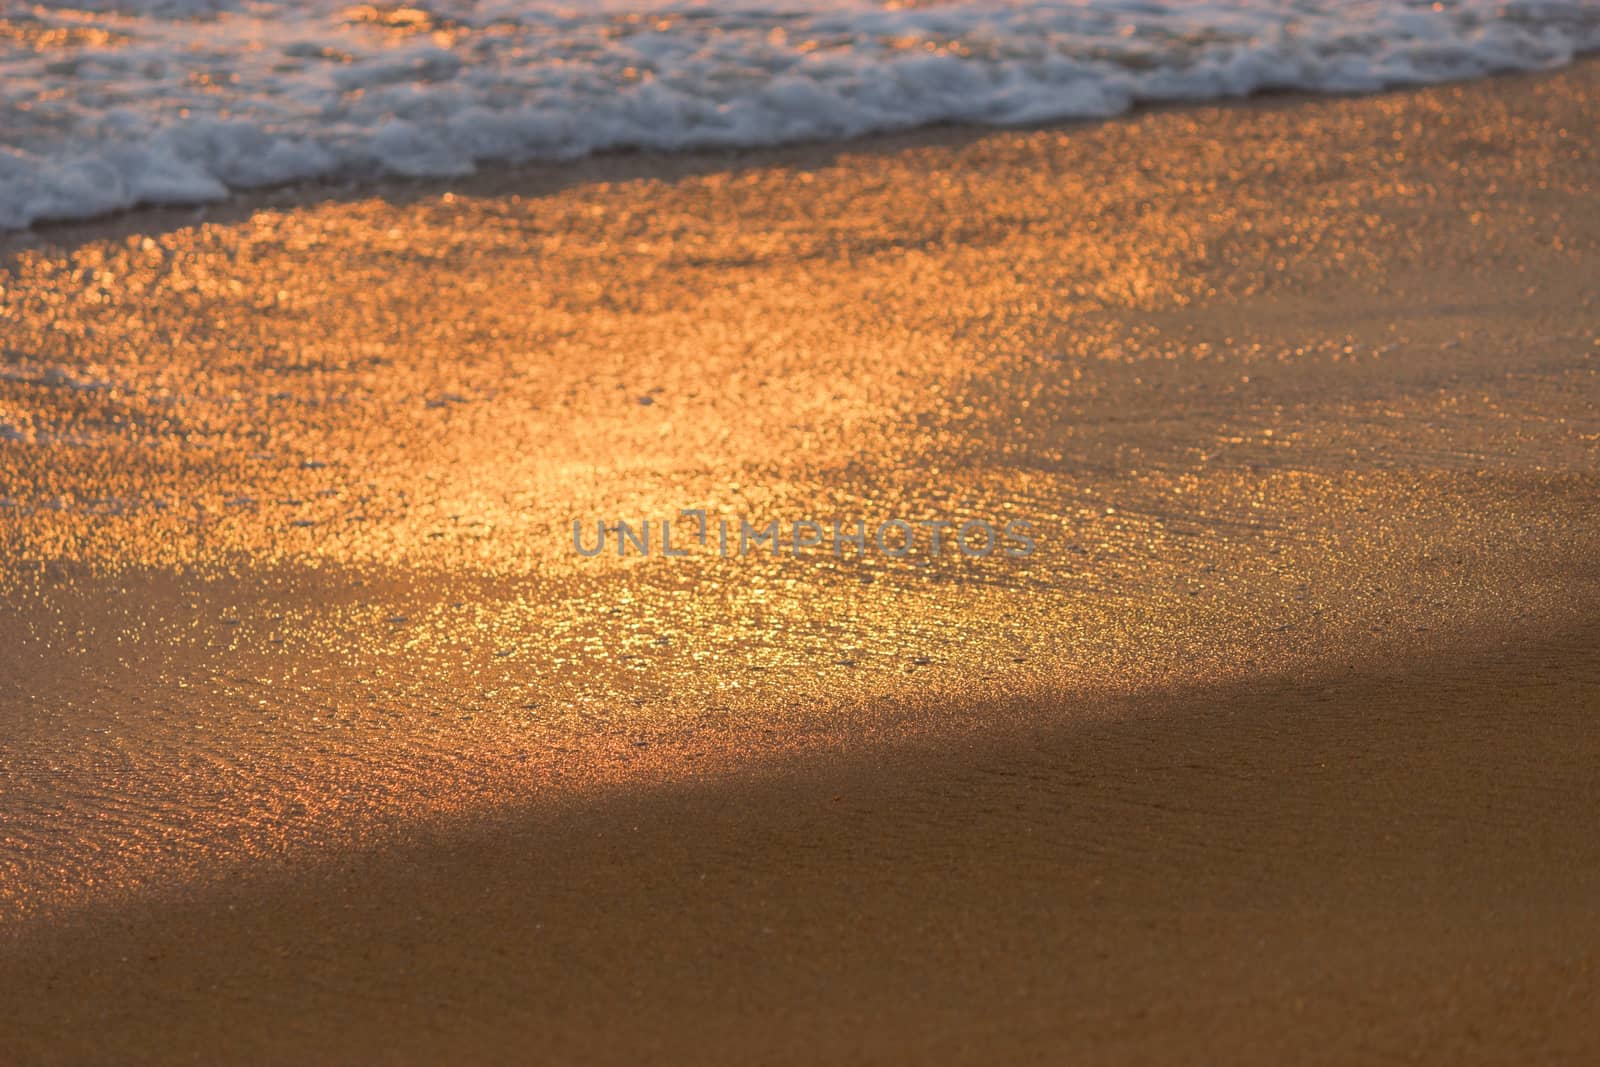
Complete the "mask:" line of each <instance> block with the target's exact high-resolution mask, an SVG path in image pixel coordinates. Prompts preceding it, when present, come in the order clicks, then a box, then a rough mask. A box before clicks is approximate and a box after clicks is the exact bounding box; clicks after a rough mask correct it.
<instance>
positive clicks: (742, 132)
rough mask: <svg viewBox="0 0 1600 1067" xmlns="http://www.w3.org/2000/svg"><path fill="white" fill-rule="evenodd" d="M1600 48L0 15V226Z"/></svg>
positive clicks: (653, 12)
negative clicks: (283, 189)
mask: <svg viewBox="0 0 1600 1067" xmlns="http://www.w3.org/2000/svg"><path fill="white" fill-rule="evenodd" d="M1597 48H1600V4H1597V3H1595V2H1593V0H1583V2H1575V0H1512V2H1503V0H1502V2H1490V0H1454V2H1442V3H1432V2H1428V3H1414V2H1409V0H1369V2H1344V0H1295V2H1286V0H1211V2H1182V0H1173V2H1158V0H1080V2H1069V0H1029V2H1011V3H995V2H985V3H978V2H964V0H954V2H944V3H927V2H922V3H918V2H913V0H901V2H898V3H892V2H879V3H869V2H865V0H791V2H787V3H782V4H777V3H766V4H756V3H748V2H745V3H741V2H737V0H714V2H707V3H697V4H688V3H654V4H648V3H646V4H640V3H637V2H635V3H631V4H630V3H597V4H595V3H591V4H589V5H586V6H585V7H583V8H581V9H579V8H575V7H570V6H567V7H563V6H561V5H558V4H550V3H533V4H529V3H526V2H515V0H476V2H474V0H431V2H428V3H426V4H415V5H393V4H380V5H361V4H358V5H350V4H347V3H342V2H332V0H299V2H273V0H265V2H263V0H73V2H72V3H71V4H70V6H68V5H64V4H51V3H45V4H35V5H33V6H30V7H27V8H25V9H23V10H22V11H21V13H0V228H13V229H14V228H21V227H26V226H28V225H30V224H32V223H34V222H36V221H40V220H46V219H71V218H83V217H88V216H93V215H98V214H103V213H106V212H110V211H115V210H118V209H121V208H127V207H131V206H134V205H138V204H173V203H193V202H203V201H210V200H218V199H222V198H225V197H227V196H228V195H229V194H230V193H232V192H234V191H236V190H240V189H249V188H255V187H261V186H266V185H274V184H281V183H284V182H290V181H295V180H300V179H308V178H328V177H342V178H355V179H361V178H377V177H383V176H393V175H400V176H412V177H441V176H456V175H462V174H467V173H470V172H471V171H472V170H473V169H474V168H475V167H476V166H477V165H478V164H481V163H488V162H520V161H527V160H535V159H570V158H575V157H579V156H583V155H587V154H589V153H592V152H596V151H603V150H607V149H621V148H639V149H652V150H669V151H671V150H680V149H691V148H711V147H730V146H757V145H770V144H777V143H783V142H792V141H800V140H815V139H835V138H848V137H855V136H859V135H862V134H869V133H878V132H886V131H891V130H898V129H906V128H910V127H915V126H920V125H926V124H929V123H934V122H944V121H957V122H968V123H980V124H993V125H1015V124H1029V123H1038V122H1047V121H1055V120H1062V119H1074V118H1094V117H1102V116H1109V115H1114V114H1117V113H1119V112H1122V111H1126V110H1127V109H1128V108H1130V107H1132V106H1134V105H1136V104H1138V103H1140V102H1155V101H1178V100H1208V99H1218V98H1224V97H1236V96H1243V95H1247V94H1250V93H1254V92H1259V91H1264V90H1301V91H1309V92H1339V93H1348V92H1364V91H1372V90H1377V89H1382V88H1386V87H1391V86H1400V85H1414V84H1424V83H1431V82H1440V81H1447V80H1457V79H1466V78H1474V77H1479V76H1483V75H1487V74H1491V73H1496V72H1501V71H1517V70H1536V69H1542V68H1546V67H1552V66H1558V65H1560V64H1563V63H1566V62H1568V61H1570V60H1571V59H1572V58H1573V57H1574V56H1575V55H1577V54H1579V53H1581V52H1585V51H1590V50H1594V49H1597Z"/></svg>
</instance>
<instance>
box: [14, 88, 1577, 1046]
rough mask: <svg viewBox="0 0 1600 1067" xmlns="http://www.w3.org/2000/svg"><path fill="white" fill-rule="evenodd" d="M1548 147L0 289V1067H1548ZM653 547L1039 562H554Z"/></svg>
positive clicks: (875, 193)
mask: <svg viewBox="0 0 1600 1067" xmlns="http://www.w3.org/2000/svg"><path fill="white" fill-rule="evenodd" d="M1597 116H1600V66H1597V65H1595V64H1592V63H1590V64H1582V65H1579V66H1577V67H1575V68H1572V69H1570V70H1567V71H1563V72H1558V73H1554V74H1550V75H1544V76H1539V77H1530V78H1512V79H1503V80H1498V81H1492V82H1483V83H1476V84H1471V85H1463V86H1452V87H1444V88H1438V89H1430V90H1426V91H1420V92H1415V93H1404V94H1392V95H1386V96H1381V97H1373V98H1366V99H1349V100H1319V101H1305V100H1274V101H1269V102H1265V103H1260V104H1256V105H1252V106H1248V107H1230V108H1209V109H1194V110H1174V111H1163V112H1152V113H1146V114H1143V115H1139V116H1135V117H1133V118H1130V119H1127V120H1123V121H1118V122H1113V123H1107V124H1104V125H1097V126H1091V127H1081V128H1080V127H1073V128H1065V129H1047V130H1036V131H1017V132H1003V133H993V132H989V133H984V132H972V131H938V132H934V133H928V134H921V135H916V136H908V137H904V138H896V139H891V140H886V141H879V142H873V143H870V144H858V145H847V146H834V147H811V148H801V149H792V150H784V151H779V152H771V153H759V154H752V155H742V156H737V157H707V156H701V157H686V158H682V159H674V160H656V159H644V158H634V159H612V160H602V161H598V162H594V163H591V164H586V165H584V166H582V167H579V168H574V169H573V170H570V171H565V172H559V173H557V172H527V171H524V172H519V173H504V174H497V175H493V176H489V177H485V178H482V179H477V180H474V181H472V182H467V183H456V184H453V185H451V186H449V187H448V188H446V187H443V186H440V187H432V186H428V187H423V186H410V187H404V188H398V187H397V188H393V189H387V190H385V191H384V195H383V196H381V197H373V196H367V195H361V194H357V193H352V194H349V195H338V196H328V195H323V194H324V193H325V192H326V191H309V192H308V191H305V190H301V191H295V192H290V193H284V194H274V195H272V196H268V197H263V198H261V199H259V200H256V201H253V202H250V203H247V204H242V205H235V206H229V207H227V208H223V209H218V210H217V211H214V212H212V213H211V214H209V215H208V216H207V217H206V218H205V219H197V218H195V217H193V216H192V215H191V214H190V213H148V214H141V215H134V216H129V217H127V218H125V219H122V220H117V221H115V222H112V223H107V224H103V225H99V226H93V227H81V228H71V229H66V228H63V229H59V230H53V231H50V232H48V233H46V234H44V235H41V236H30V237H25V238H16V237H13V238H8V239H6V240H5V242H4V243H3V244H0V257H3V258H0V314H3V315H4V318H3V319H0V329H3V330H4V335H3V336H0V344H3V349H4V351H3V353H0V358H3V359H4V361H5V362H4V363H3V364H0V367H3V369H4V372H5V373H4V376H3V377H0V553H3V556H0V558H4V559H5V560H6V562H7V569H6V573H5V574H4V575H3V576H0V591H3V593H4V596H5V603H6V606H7V608H8V609H9V610H8V611H7V612H6V614H5V616H4V617H3V618H0V648H3V649H5V652H4V653H3V655H4V658H3V659H0V774H3V775H4V778H3V781H4V782H5V788H4V793H3V796H0V909H3V910H0V921H3V922H4V923H5V929H4V931H3V933H0V937H4V938H5V939H6V944H5V947H4V952H3V953H0V1056H3V1058H5V1059H8V1060H16V1061H17V1062H28V1063H32V1062H54V1061H88V1062H118V1063H122V1062H135V1061H141V1060H144V1061H149V1062H173V1061H186V1060H199V1061H201V1062H215V1061H219V1060H221V1061H239V1062H318V1061H323V1062H350V1061H352V1060H354V1061H379V1062H430V1061H434V1060H438V1059H444V1058H457V1059H459V1058H463V1057H465V1058H468V1059H478V1060H494V1061H499V1060H506V1059H514V1058H515V1059H531V1060H535V1061H549V1062H629V1063H631V1062H639V1061H641V1060H644V1061H649V1060H658V1061H666V1062H729V1063H748V1062H796V1063H815V1062H830V1063H831V1062H887V1063H899V1062H917V1063H922V1062H972V1063H997V1062H1010V1061H1022V1062H1040V1061H1044V1062H1062V1061H1067V1062H1076V1061H1083V1062H1091V1063H1120V1062H1159V1063H1171V1062H1187V1061H1202V1062H1230V1063H1252V1062H1257V1063H1283V1062H1303V1061H1310V1062H1318V1061H1323V1062H1331V1063H1350V1062H1386V1061H1394V1060H1399V1061H1409V1060H1416V1061H1420V1062H1436V1063H1450V1064H1459V1063H1470V1062H1498V1063H1503V1062H1572V1063H1588V1062H1593V1061H1594V1060H1595V1059H1596V1058H1597V1056H1600V1022H1597V1021H1596V1013H1595V1012H1594V1011H1593V1006H1594V1004H1595V1003H1596V1001H1597V999H1600V997H1597V995H1600V977H1597V972H1596V966H1597V956H1600V905H1597V904H1596V901H1597V900H1600V835H1597V834H1596V833H1595V832H1594V829H1593V823H1594V819H1593V813H1594V812H1595V811H1596V810H1597V809H1600V771H1597V769H1596V768H1597V767H1600V762H1597V757H1600V728H1597V725H1596V718H1595V717H1596V715H1597V714H1600V642H1597V636H1600V631H1597V629H1596V611H1595V608H1596V605H1597V604H1600V597H1597V594H1600V566H1597V560H1600V508H1597V506H1596V499H1597V498H1596V489H1597V487H1600V464H1597V460H1600V410H1597V399H1596V398H1597V396H1600V374H1597V370H1600V367H1597V357H1600V347H1597V342H1600V337H1597V322H1600V316H1597V314H1596V312H1597V304H1600V284H1597V283H1596V281H1595V279H1596V278H1600V140H1597V138H1596V135H1595V130H1596V119H1597ZM646 399H648V400H649V403H644V402H643V401H644V400H646ZM682 507H705V508H708V509H710V510H711V511H713V512H714V513H716V514H724V515H729V516H732V517H734V518H735V519H737V517H738V516H739V515H741V514H744V515H749V516H751V517H752V518H756V519H759V520H760V521H765V520H766V519H769V518H779V519H785V520H787V519H792V518H810V517H817V518H829V517H832V516H834V515H848V516H855V515H863V516H866V517H869V518H887V517H903V518H906V519H910V520H916V519H924V518H927V519H932V518H944V517H952V516H953V517H959V518H971V517H1009V516H1015V517H1022V518H1026V519H1028V520H1029V521H1032V522H1034V523H1035V524H1036V529H1037V533H1038V538H1039V551H1038V552H1037V554H1036V555H1035V556H1033V557H1030V558H1027V559H1022V560H1012V559H1004V558H990V559H986V560H981V561H964V560H961V559H958V558H951V557H949V556H948V555H947V556H945V557H942V558H941V559H940V560H938V561H936V562H934V563H932V564H929V565H923V564H920V563H918V562H917V561H915V560H908V561H894V560H886V559H883V558H881V557H874V558H869V559H867V560H865V561H849V560H846V561H832V560H831V559H828V558H818V557H805V558H800V559H774V558H770V557H764V556H755V557H749V558H745V559H738V560H720V559H716V558H714V557H710V556H706V555H700V556H695V557H693V558H690V559H688V560H663V559H659V558H657V559H645V560H640V559H617V558H615V557H606V558H602V559H597V560H587V559H583V558H581V557H579V556H577V555H576V554H574V553H573V552H572V551H571V549H570V545H569V544H568V541H567V538H568V537H569V536H570V529H569V527H568V524H569V523H570V522H571V520H572V519H573V518H580V517H582V518H588V519H593V518H607V519H617V518H623V519H631V518H634V517H638V518H646V517H649V518H661V517H671V516H672V514H673V512H674V511H675V510H676V509H677V508H682Z"/></svg>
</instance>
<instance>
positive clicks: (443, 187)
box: [0, 52, 1600, 262]
mask: <svg viewBox="0 0 1600 1067" xmlns="http://www.w3.org/2000/svg"><path fill="white" fill-rule="evenodd" d="M1586 65H1588V66H1593V65H1600V52H1587V53H1583V54H1580V55H1578V56H1575V57H1574V58H1573V59H1572V61H1571V62H1570V63H1568V64H1566V65H1564V66H1562V67H1557V68H1554V69H1552V70H1544V71H1504V72H1501V73H1497V74H1490V75H1486V76H1484V77H1480V78H1469V79H1465V80H1462V81H1450V82H1439V83H1434V84H1427V85H1415V86H1392V87H1389V88H1385V89H1380V90H1377V91H1375V92H1352V93H1332V92H1323V93H1314V92H1307V91H1304V90H1298V89H1282V90H1278V89H1273V90H1263V91H1259V92H1254V93H1250V94H1248V95H1246V96H1239V97H1223V98H1217V99H1209V100H1176V101H1156V102H1141V103H1139V104H1136V105H1134V106H1133V107H1132V108H1130V109H1129V110H1127V111H1124V112H1121V113H1119V114H1116V115H1108V116H1105V117H1102V118H1089V119H1074V120H1065V121H1051V122H1041V123H1037V124H1025V125H1018V126H985V125H977V124H972V123H963V122H936V123H932V124H930V125H924V126H915V127H911V128H908V129H903V130H894V131H890V132H886V133H877V134H864V135H861V136H857V137H849V138H845V139H842V140H836V139H829V140H817V141H795V142H790V143H785V144H779V145H756V146H749V147H738V148H726V149H686V150H683V151H678V152H663V151H655V150H649V149H607V150H604V151H601V152H597V153H593V154H591V155H587V156H583V157H580V158H578V159H573V160H560V161H550V160H530V161H526V162H522V163H504V162H487V163H479V164H476V167H477V169H476V170H475V171H474V172H473V173H472V174H469V175H465V176H463V177H456V178H401V177H394V176H386V177H382V178H375V179H371V180H360V179H355V180H352V179H337V178H327V179H311V180H304V181H295V182H289V183H286V184H284V185H271V186H262V187H259V188H255V189H241V190H235V191H233V192H232V193H231V195H229V197H228V198H227V199H226V200H218V201H211V202H199V203H194V204H174V205H162V204H141V205H136V206H134V207H131V208H124V209H122V210H120V211H116V212H112V213H110V214H107V215H98V216H94V217H92V218H84V219H51V220H46V221H43V222H36V223H34V224H33V225H31V226H29V227H27V228H25V229H21V230H5V229H0V262H3V261H4V258H5V257H7V256H9V255H13V254H15V253H16V252H18V251H21V250H23V249H29V248H36V247H39V246H41V245H49V246H55V247H61V248H72V247H75V246H77V245H79V244H83V243H86V242H91V241H95V240H101V239H106V238H117V237H127V236H141V237H143V236H149V235H152V234H159V233H165V232H169V231H171V230H174V229H182V228H185V227H189V226H194V225H201V224H205V223H213V224H217V225H229V224H237V223H239V222H242V221H244V220H245V219H247V218H249V217H250V216H251V215H253V214H255V213H256V212H258V211H263V210H284V209H292V208H296V207H310V206H315V205H318V204H352V203H359V202H361V201H363V200H370V199H378V200H383V201H386V202H389V203H394V204H407V203H412V202H415V201H418V200H427V199H433V198H436V197H439V196H442V195H444V194H446V193H459V194H460V195H465V196H508V197H509V196H518V195H520V196H543V195H548V194H550V193H553V192H559V191H561V190H564V189H567V188H570V187H571V186H573V185H583V184H591V183H613V182H651V181H673V180H676V179H679V178H684V177H693V176H701V175H704V174H707V173H716V172H722V171H728V172H737V171H740V170H745V169H750V168H767V167H782V166H796V165H800V166H805V167H812V166H815V165H817V162H818V160H829V159H832V158H834V157H837V156H851V155H873V154H893V153H897V152H902V151H905V150H907V149H915V148H921V147H933V146H948V145H950V144H953V143H962V142H972V141H981V140H983V139H985V138H989V137H1003V136H1006V135H1026V134H1036V133H1066V134H1070V133H1073V132H1078V131H1090V130H1094V129H1097V128H1099V127H1102V126H1107V125H1121V124H1126V123H1137V122H1139V121H1141V120H1142V119H1143V118H1145V117H1146V116H1150V115H1162V114H1171V113H1179V114H1181V113H1185V112H1201V113H1208V114H1209V113H1212V112H1223V113H1226V112H1231V111H1242V112H1245V113H1249V112H1252V111H1258V110H1274V109H1280V108H1296V107H1300V106H1302V105H1316V104H1331V105H1337V104H1338V103H1340V102H1343V101H1360V100H1382V99H1386V98H1392V97H1404V96H1408V95H1411V94H1414V93H1418V92H1437V91H1444V92H1448V91H1450V90H1454V89H1461V88H1466V87H1470V86H1474V85H1481V84H1485V83H1511V84H1515V83H1518V82H1538V81H1541V80H1543V79H1545V78H1548V77H1550V76H1551V75H1559V74H1560V73H1561V72H1563V71H1568V70H1572V69H1574V68H1582V67H1584V66H1586ZM58 238H59V239H58Z"/></svg>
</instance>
